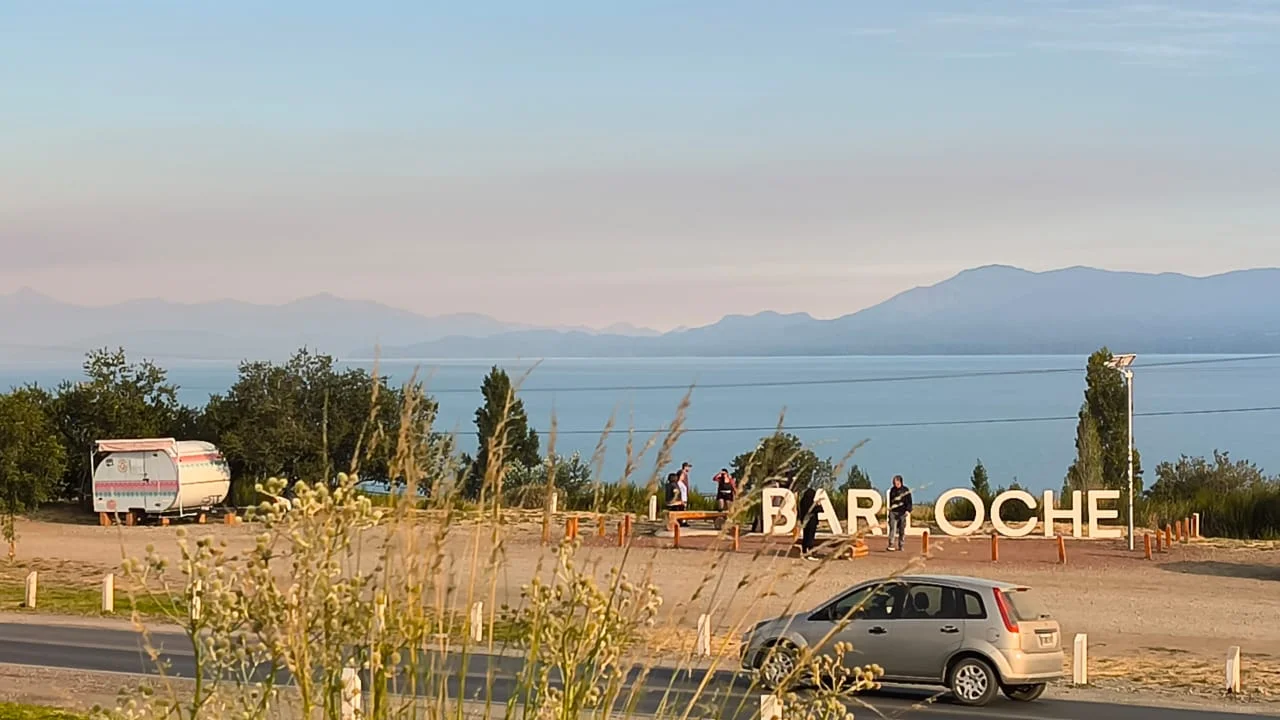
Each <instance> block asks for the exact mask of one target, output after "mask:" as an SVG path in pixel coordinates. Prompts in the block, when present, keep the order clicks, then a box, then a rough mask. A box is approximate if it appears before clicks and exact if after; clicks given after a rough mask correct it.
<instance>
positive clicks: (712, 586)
mask: <svg viewBox="0 0 1280 720" xmlns="http://www.w3.org/2000/svg"><path fill="white" fill-rule="evenodd" d="M607 528H608V531H609V534H608V535H607V536H606V537H603V538H601V537H599V536H598V535H597V533H596V528H595V525H594V520H590V519H584V520H583V522H582V527H581V530H580V533H581V535H580V537H581V540H582V544H583V547H582V549H581V550H580V551H579V553H580V558H581V559H583V560H584V561H586V562H588V563H592V564H593V565H594V567H595V568H596V571H597V572H598V573H599V575H600V576H602V577H603V576H604V575H605V574H606V573H607V571H608V569H609V568H611V567H616V566H618V565H620V564H623V563H624V560H625V572H627V574H628V575H629V576H631V577H632V578H636V579H639V578H644V577H650V578H651V579H652V581H653V582H654V583H655V584H656V585H658V587H659V588H660V590H661V593H662V595H663V598H664V606H663V619H662V623H661V624H662V626H663V627H662V628H660V630H666V631H669V632H671V633H672V637H673V638H676V640H673V642H679V643H681V644H683V643H685V642H691V640H690V638H691V636H692V632H693V629H694V628H695V626H696V623H697V617H698V615H699V614H701V613H709V614H710V615H711V616H712V619H713V629H714V632H715V634H716V636H717V643H719V642H721V641H725V642H732V640H733V638H736V637H737V635H738V634H739V633H740V632H741V630H743V629H745V628H746V627H749V626H750V624H752V623H754V622H756V621H758V620H760V619H762V618H765V617H768V616H771V615H774V614H778V613H781V612H785V611H787V610H788V609H793V608H794V609H796V610H800V609H807V608H809V607H812V606H814V605H816V604H817V603H819V602H821V601H822V600H824V599H826V598H828V597H830V596H832V595H834V594H836V593H837V592H839V591H841V590H842V589H844V588H846V587H848V586H849V585H851V584H853V583H856V582H858V581H861V580H864V579H869V578H874V577H882V576H885V575H888V574H893V573H898V572H902V571H904V570H910V571H913V572H931V573H942V574H963V575H974V576H979V577H991V578H999V579H1003V580H1008V581H1013V582H1018V583H1025V584H1026V585H1029V586H1031V587H1032V588H1034V589H1035V590H1036V591H1037V592H1038V593H1039V594H1040V595H1041V596H1042V600H1043V602H1044V603H1045V604H1046V605H1047V606H1048V607H1049V608H1050V609H1051V610H1052V612H1054V614H1055V615H1056V617H1057V619H1058V620H1059V621H1060V622H1061V623H1062V627H1063V631H1064V642H1065V644H1067V645H1068V647H1069V645H1070V640H1071V638H1072V636H1073V635H1074V634H1076V633H1088V635H1089V649H1090V656H1091V663H1090V665H1091V673H1092V675H1093V677H1094V678H1095V679H1098V680H1100V681H1101V680H1105V679H1108V678H1110V679H1113V680H1114V681H1115V682H1116V683H1126V684H1134V685H1143V684H1151V685H1157V686H1165V687H1190V688H1193V691H1195V692H1199V691H1201V689H1203V692H1205V693H1209V694H1219V695H1220V694H1221V691H1220V689H1219V688H1220V686H1221V683H1222V679H1221V678H1222V667H1223V660H1224V658H1225V654H1226V651H1227V648H1228V647H1230V646H1233V645H1238V646H1240V648H1241V651H1242V653H1243V656H1244V675H1245V684H1246V687H1247V688H1251V689H1252V692H1254V693H1255V694H1256V695H1258V696H1259V698H1260V699H1269V698H1271V697H1273V696H1274V697H1276V698H1277V699H1280V622H1277V618H1280V546H1277V545H1276V544H1269V543H1237V542H1225V541H1223V542H1216V541H1211V540H1198V541H1194V542H1192V543H1190V544H1187V545H1180V544H1179V545H1175V546H1174V547H1173V548H1171V549H1169V551H1168V552H1166V553H1161V554H1158V555H1156V556H1155V558H1154V559H1153V560H1151V561H1148V560H1145V559H1144V557H1143V553H1142V549H1141V544H1139V549H1138V550H1137V551H1136V552H1133V553H1130V552H1129V551H1128V550H1127V548H1126V547H1124V544H1123V542H1122V541H1117V542H1113V541H1090V540H1068V541H1067V543H1066V546H1067V558H1068V560H1067V564H1066V565H1062V564H1059V562H1058V552H1057V543H1056V541H1055V540H1052V539H1044V538H1033V539H1019V540H1013V539H1002V540H1001V541H1000V543H999V555H1000V558H999V562H995V563H993V562H992V561H991V557H990V554H991V550H990V541H989V540H988V539H986V538H977V539H969V540H964V539H951V538H946V539H942V538H936V537H935V538H934V539H933V540H932V541H931V548H930V554H929V557H928V558H927V559H925V558H922V557H921V555H920V550H921V548H920V541H919V539H918V538H916V539H913V540H911V541H910V544H909V547H908V548H907V552H903V553H889V552H886V551H885V548H884V546H883V539H880V538H871V539H870V540H869V545H870V550H871V552H870V555H869V557H865V558H859V559H856V560H855V559H849V558H848V557H845V558H827V559H825V560H824V561H823V562H821V563H814V562H806V561H804V560H801V559H799V558H797V557H794V556H788V554H787V548H786V545H787V544H788V543H787V542H786V541H785V540H782V541H773V542H771V543H768V544H766V543H764V542H762V541H761V540H760V539H758V538H755V537H744V538H743V539H742V541H741V547H740V551H739V552H737V553H732V552H724V551H725V550H728V548H729V546H730V541H728V540H727V539H726V538H720V539H717V538H714V537H690V536H688V535H686V536H685V537H683V538H682V540H681V545H682V547H681V549H679V550H675V549H672V548H671V539H670V538H669V537H652V536H647V535H645V534H644V533H647V532H650V531H651V530H652V529H653V528H651V527H639V526H638V527H637V536H636V538H635V540H634V541H633V544H632V546H631V547H630V549H627V550H624V549H622V548H619V547H617V541H616V535H615V534H614V533H615V532H616V530H615V528H616V519H614V520H611V521H610V523H609V525H608V526H607ZM189 529H190V531H191V532H192V533H193V534H194V535H197V536H200V535H205V534H212V535H214V536H215V537H218V538H220V539H222V540H225V541H226V542H227V543H228V545H229V547H230V548H231V549H232V551H233V552H235V551H238V550H239V549H244V548H248V547H250V546H251V544H252V539H253V536H254V534H256V533H258V532H261V529H260V528H256V527H254V526H251V525H236V526H224V525H207V526H197V527H192V528H189ZM563 529H564V521H563V519H557V521H556V524H555V526H554V527H553V536H554V538H555V539H557V540H558V539H559V538H560V537H562V535H563ZM505 530H506V537H505V540H504V548H503V549H504V553H505V562H504V563H503V566H502V568H501V570H500V571H499V572H497V573H496V576H495V577H477V578H476V581H477V583H476V584H477V586H478V588H479V589H480V593H481V595H480V598H481V599H487V598H485V597H484V596H486V595H488V594H489V587H490V582H492V584H493V585H492V586H493V587H494V588H495V591H494V592H495V596H496V600H497V602H498V603H508V604H511V605H517V604H519V596H520V587H521V585H523V584H524V583H526V582H528V580H529V579H530V578H531V577H533V575H534V574H535V573H536V572H538V568H542V569H543V571H544V572H545V571H546V568H548V567H550V566H551V565H552V564H553V559H552V555H551V552H550V550H549V549H548V548H546V547H544V546H543V545H542V544H541V543H540V542H539V538H540V535H541V527H540V524H539V523H537V522H530V521H525V522H516V523H513V524H511V525H508V526H507V527H506V528H505ZM17 531H18V535H19V544H18V558H17V563H16V564H14V565H9V564H8V563H0V582H8V583H12V582H16V581H20V580H21V577H22V576H24V575H25V574H26V572H27V571H28V570H29V569H38V570H40V572H41V585H42V586H43V587H47V586H49V585H51V584H60V583H61V584H79V585H92V584H96V583H97V582H98V581H99V580H100V578H101V577H102V575H103V574H104V573H106V572H115V571H118V568H119V565H120V561H121V559H122V558H123V557H141V556H143V555H144V554H145V552H146V547H147V546H148V545H154V546H155V547H156V548H157V549H158V550H159V551H161V552H162V553H167V554H169V556H170V557H173V556H175V555H176V545H175V540H176V532H177V528H176V527H129V528H120V527H111V528H103V527H98V526H97V525H94V524H89V523H87V522H85V523H68V522H49V521H41V522H36V521H30V520H27V521H20V522H19V524H18V527H17ZM488 535H489V530H488V529H487V528H483V529H481V528H478V527H475V526H467V525H460V526H459V527H457V528H455V529H454V530H453V531H452V534H451V538H450V541H449V546H448V547H449V550H448V554H449V556H450V558H451V561H452V562H453V567H452V568H451V570H450V572H451V573H452V574H453V578H454V581H455V582H456V583H458V585H460V586H464V587H465V586H466V585H467V584H468V583H467V581H468V579H469V575H470V571H469V568H470V567H471V558H472V557H473V553H476V552H478V553H479V557H481V558H484V557H486V555H487V553H488V550H489V541H488ZM477 543H478V545H477ZM375 545H376V543H367V544H366V547H369V548H370V549H369V550H368V552H373V551H374V550H373V546H375ZM6 609H8V608H6ZM1147 681H1149V682H1147Z"/></svg>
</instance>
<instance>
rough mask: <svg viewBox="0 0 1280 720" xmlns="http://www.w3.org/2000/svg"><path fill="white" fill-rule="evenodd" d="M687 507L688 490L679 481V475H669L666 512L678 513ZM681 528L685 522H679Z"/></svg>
mask: <svg viewBox="0 0 1280 720" xmlns="http://www.w3.org/2000/svg"><path fill="white" fill-rule="evenodd" d="M688 505H689V488H688V486H687V485H685V484H684V483H683V482H682V481H681V479H680V473H674V472H673V473H671V474H669V475H667V511H668V512H679V511H681V510H684V509H685V508H687V507H688ZM680 525H681V526H686V525H687V524H686V523H685V521H683V520H681V521H680Z"/></svg>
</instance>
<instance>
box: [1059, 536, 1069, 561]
mask: <svg viewBox="0 0 1280 720" xmlns="http://www.w3.org/2000/svg"><path fill="white" fill-rule="evenodd" d="M1058 564H1059V565H1066V564H1067V539H1066V538H1064V537H1062V536H1061V535H1059V536H1058Z"/></svg>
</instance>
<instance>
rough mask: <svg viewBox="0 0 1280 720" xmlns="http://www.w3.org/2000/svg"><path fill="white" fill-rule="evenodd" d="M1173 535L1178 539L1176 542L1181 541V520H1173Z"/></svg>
mask: <svg viewBox="0 0 1280 720" xmlns="http://www.w3.org/2000/svg"><path fill="white" fill-rule="evenodd" d="M1173 536H1174V537H1175V538H1177V539H1178V542H1182V521H1181V520H1175V521H1174V523H1173Z"/></svg>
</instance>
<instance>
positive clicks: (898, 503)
mask: <svg viewBox="0 0 1280 720" xmlns="http://www.w3.org/2000/svg"><path fill="white" fill-rule="evenodd" d="M911 507H912V506H911V489H910V488H908V487H907V485H906V483H904V482H903V481H902V476H901V475H894V476H893V487H891V488H889V551H890V552H892V551H894V550H897V551H898V552H901V551H902V541H903V539H904V537H905V536H906V534H907V518H908V517H909V516H910V515H911Z"/></svg>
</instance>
